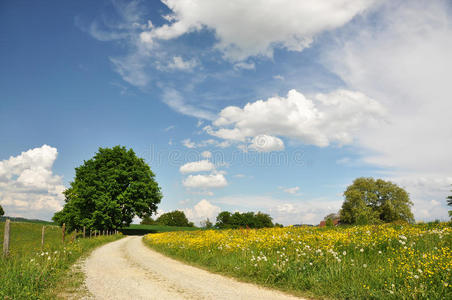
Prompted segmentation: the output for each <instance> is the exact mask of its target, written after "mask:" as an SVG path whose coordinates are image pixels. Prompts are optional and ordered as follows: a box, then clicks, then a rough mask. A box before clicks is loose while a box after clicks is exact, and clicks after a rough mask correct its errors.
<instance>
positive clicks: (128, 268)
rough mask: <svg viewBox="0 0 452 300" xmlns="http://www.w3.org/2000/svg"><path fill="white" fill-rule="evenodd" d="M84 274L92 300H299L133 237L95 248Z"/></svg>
mask: <svg viewBox="0 0 452 300" xmlns="http://www.w3.org/2000/svg"><path fill="white" fill-rule="evenodd" d="M84 270H85V273H86V286H87V288H88V290H89V292H90V293H91V294H92V295H93V296H94V297H95V298H96V299H159V300H165V299H228V300H231V299H268V300H278V299H281V300H283V299H284V300H288V299H300V298H296V297H293V296H289V295H285V294H283V293H281V292H277V291H272V290H269V289H265V288H261V287H258V286H255V285H252V284H247V283H242V282H238V281H236V280H233V279H230V278H227V277H223V276H220V275H216V274H212V273H209V272H207V271H204V270H201V269H198V268H194V267H191V266H188V265H185V264H183V263H180V262H178V261H175V260H173V259H170V258H168V257H166V256H163V255H161V254H159V253H157V252H155V251H152V250H151V249H149V248H148V247H146V246H145V245H143V242H142V238H141V237H136V236H130V237H126V238H123V239H121V240H118V241H115V242H113V243H109V244H107V245H105V246H102V247H100V248H98V249H97V250H95V251H94V252H93V253H92V254H91V256H90V257H88V259H87V260H86V262H85V265H84Z"/></svg>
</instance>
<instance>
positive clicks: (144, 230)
mask: <svg viewBox="0 0 452 300" xmlns="http://www.w3.org/2000/svg"><path fill="white" fill-rule="evenodd" d="M193 230H199V228H196V227H178V226H165V225H141V224H131V225H130V226H129V227H126V228H124V229H121V232H122V233H123V234H127V235H145V234H149V233H161V232H170V231H193Z"/></svg>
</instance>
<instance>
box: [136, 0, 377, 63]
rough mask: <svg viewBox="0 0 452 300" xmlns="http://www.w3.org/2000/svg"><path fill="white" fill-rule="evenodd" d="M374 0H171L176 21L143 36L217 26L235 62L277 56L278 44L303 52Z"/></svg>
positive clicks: (222, 46) (151, 39)
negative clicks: (321, 36) (275, 54)
mask: <svg viewBox="0 0 452 300" xmlns="http://www.w3.org/2000/svg"><path fill="white" fill-rule="evenodd" d="M373 2H375V1H372V0H368V1H366V0H334V1H322V2H319V1H317V0H308V1H297V0H281V1H265V0H253V1H242V0H230V1H228V2H227V5H225V3H224V2H222V1H213V0H211V1H201V0H194V1H176V0H165V1H164V3H165V4H166V5H167V6H168V7H169V8H170V9H171V10H172V12H173V13H172V14H171V21H172V22H171V23H170V24H164V25H162V26H160V27H154V28H152V29H150V30H147V31H143V32H142V33H141V35H140V38H141V41H142V42H143V43H146V44H151V45H153V44H155V43H156V41H158V40H170V39H174V38H177V37H180V36H181V35H183V34H186V33H190V32H194V31H199V30H202V29H203V28H208V29H212V30H214V32H215V35H216V37H217V39H218V43H217V44H216V45H215V47H216V48H217V49H219V50H220V51H223V52H224V55H225V57H226V58H228V59H230V60H232V61H241V60H245V59H246V58H248V57H249V56H256V55H257V56H272V54H273V49H274V48H275V47H281V48H286V49H288V50H293V51H301V50H303V49H304V48H306V47H308V46H309V45H310V44H311V43H312V41H313V38H314V37H315V36H316V35H317V34H319V33H321V32H323V31H327V30H332V29H335V28H338V27H341V26H343V25H344V24H346V23H348V22H349V21H350V20H351V19H352V18H353V17H354V16H356V15H357V14H360V13H362V12H363V11H365V10H366V9H368V8H369V7H370V6H371V5H372V4H373Z"/></svg>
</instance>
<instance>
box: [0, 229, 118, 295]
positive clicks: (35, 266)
mask: <svg viewBox="0 0 452 300" xmlns="http://www.w3.org/2000/svg"><path fill="white" fill-rule="evenodd" d="M3 226H4V223H3V222H0V239H1V240H3ZM41 229H42V225H41V224H34V223H16V222H12V223H11V249H10V255H9V257H7V258H3V257H1V256H0V299H54V298H56V297H57V295H56V293H58V291H59V289H60V288H61V286H62V280H63V278H64V276H65V275H66V274H65V273H66V272H67V270H68V269H69V268H70V267H71V265H72V264H73V263H74V262H75V261H76V260H77V259H78V258H79V257H80V256H82V255H83V254H85V253H88V252H89V250H91V249H93V248H94V247H96V246H99V245H102V244H105V243H107V242H110V241H114V240H116V239H119V238H120V237H121V235H112V236H101V237H96V238H92V239H88V238H86V239H83V238H80V239H76V240H74V241H72V234H69V235H68V236H67V237H66V243H65V244H63V243H62V241H61V228H60V227H58V226H49V225H47V226H46V231H45V232H46V239H45V244H44V248H42V249H41ZM71 284H72V283H71Z"/></svg>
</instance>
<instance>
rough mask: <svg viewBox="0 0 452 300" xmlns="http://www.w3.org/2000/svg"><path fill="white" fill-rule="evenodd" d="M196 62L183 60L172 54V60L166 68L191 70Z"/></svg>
mask: <svg viewBox="0 0 452 300" xmlns="http://www.w3.org/2000/svg"><path fill="white" fill-rule="evenodd" d="M197 65H198V63H197V62H196V60H194V59H191V60H186V61H185V60H183V59H182V57H180V56H174V57H173V60H172V61H171V62H170V63H169V64H168V68H169V69H172V70H181V71H192V70H193V68H194V67H196V66H197Z"/></svg>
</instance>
